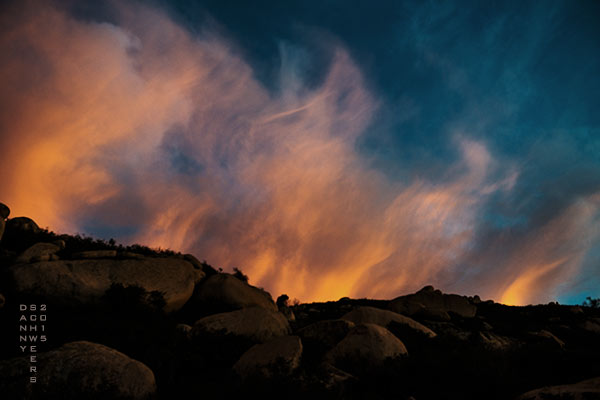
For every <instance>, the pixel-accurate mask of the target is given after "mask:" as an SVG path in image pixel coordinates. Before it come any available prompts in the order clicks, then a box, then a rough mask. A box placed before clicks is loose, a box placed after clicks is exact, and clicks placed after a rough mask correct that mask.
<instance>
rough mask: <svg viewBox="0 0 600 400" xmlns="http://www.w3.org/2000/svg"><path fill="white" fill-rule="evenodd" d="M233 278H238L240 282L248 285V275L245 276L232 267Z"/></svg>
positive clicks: (239, 270)
mask: <svg viewBox="0 0 600 400" xmlns="http://www.w3.org/2000/svg"><path fill="white" fill-rule="evenodd" d="M233 276H235V277H236V278H238V279H239V280H240V281H242V282H246V283H248V275H245V274H244V273H243V272H242V270H241V269H239V268H236V267H233Z"/></svg>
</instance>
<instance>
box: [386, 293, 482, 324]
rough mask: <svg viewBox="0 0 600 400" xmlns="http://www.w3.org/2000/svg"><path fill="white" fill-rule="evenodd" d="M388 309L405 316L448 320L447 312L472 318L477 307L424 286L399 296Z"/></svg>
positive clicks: (462, 297)
mask: <svg viewBox="0 0 600 400" xmlns="http://www.w3.org/2000/svg"><path fill="white" fill-rule="evenodd" d="M389 309H390V310H392V311H394V312H397V313H398V314H403V315H407V316H417V315H421V316H423V318H425V319H433V320H438V321H449V320H450V315H449V314H448V313H455V314H458V315H460V316H461V317H465V318H472V317H474V316H475V313H476V312H477V307H476V306H475V305H473V304H471V303H470V302H469V299H468V298H467V297H464V296H459V295H456V294H444V293H442V292H440V291H439V290H434V289H433V287H432V286H426V287H424V288H423V289H421V290H420V291H418V292H417V293H415V294H409V295H406V296H400V297H397V298H395V299H394V300H392V301H391V302H390V305H389Z"/></svg>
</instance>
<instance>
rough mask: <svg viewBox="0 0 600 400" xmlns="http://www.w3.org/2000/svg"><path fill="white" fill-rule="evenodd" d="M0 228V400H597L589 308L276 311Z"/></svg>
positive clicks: (597, 341)
mask: <svg viewBox="0 0 600 400" xmlns="http://www.w3.org/2000/svg"><path fill="white" fill-rule="evenodd" d="M0 214H1V215H0V217H1V218H0V237H1V241H0V293H1V294H0V328H1V329H0V397H1V398H2V399H51V398H61V399H157V398H158V399H172V398H190V399H196V398H197V399H214V398H219V399H227V398H234V397H235V398H252V396H257V397H258V398H282V399H283V398H285V399H288V398H290V399H296V398H297V399H306V398H319V399H417V400H421V399H516V398H519V399H522V400H526V399H600V378H598V377H600V309H598V308H595V307H581V306H566V305H559V304H556V303H552V304H547V305H537V306H527V307H509V306H505V305H501V304H496V303H494V302H491V301H481V300H480V299H479V298H478V297H477V296H475V297H465V296H459V295H454V294H444V293H441V292H440V291H439V290H435V289H434V288H433V287H425V288H423V289H422V290H420V291H419V292H417V293H414V294H410V295H405V296H401V297H398V298H396V299H392V300H369V299H349V298H344V299H340V300H339V301H332V302H327V303H312V304H297V305H289V304H288V302H287V296H280V297H279V298H278V299H277V302H274V301H273V299H272V297H271V295H270V294H269V293H267V292H265V291H264V290H262V289H260V288H256V287H253V286H251V285H249V284H248V283H247V278H246V277H245V276H244V275H243V274H242V273H240V272H239V271H238V272H237V273H236V274H234V275H231V274H226V273H222V272H219V271H216V270H215V269H214V268H212V267H211V266H210V265H208V264H207V263H205V262H199V261H198V260H197V259H196V258H195V257H193V256H191V255H182V254H179V253H174V252H171V251H156V250H152V249H149V248H147V247H143V246H130V247H123V246H117V245H116V244H115V243H114V242H112V241H111V242H108V243H107V242H103V241H100V240H93V239H90V238H85V237H79V236H68V235H56V234H53V233H51V232H48V231H45V230H42V229H39V228H38V227H37V225H36V224H35V222H33V221H32V220H30V219H28V218H13V219H7V217H8V216H9V210H8V208H7V207H6V206H4V205H1V204H0ZM33 381H35V382H33ZM536 389H537V390H536Z"/></svg>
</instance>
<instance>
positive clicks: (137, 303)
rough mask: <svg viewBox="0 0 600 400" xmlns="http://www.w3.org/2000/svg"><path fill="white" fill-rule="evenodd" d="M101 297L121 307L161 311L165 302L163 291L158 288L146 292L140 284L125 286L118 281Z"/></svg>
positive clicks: (112, 304) (110, 303) (114, 305)
mask: <svg viewBox="0 0 600 400" xmlns="http://www.w3.org/2000/svg"><path fill="white" fill-rule="evenodd" d="M103 298H104V300H105V301H106V302H107V303H108V304H109V305H111V306H113V307H116V308H121V309H148V310H149V311H161V310H162V309H163V308H164V306H165V305H166V304H167V303H166V301H165V298H164V295H163V293H161V292H159V291H158V290H153V291H151V292H148V291H146V289H144V288H143V287H140V286H136V285H131V286H127V287H125V286H123V285H122V284H120V283H113V284H112V285H110V288H109V289H108V290H107V291H106V293H105V294H104V297H103Z"/></svg>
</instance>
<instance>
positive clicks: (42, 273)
mask: <svg viewBox="0 0 600 400" xmlns="http://www.w3.org/2000/svg"><path fill="white" fill-rule="evenodd" d="M9 273H10V275H11V277H12V279H13V281H14V283H15V287H14V290H15V291H16V292H17V293H21V294H33V295H40V296H47V297H49V298H53V299H55V300H58V301H62V302H67V303H69V302H77V303H81V304H85V303H94V302H97V301H99V300H100V298H101V297H102V296H103V295H104V294H105V292H106V291H107V290H108V289H109V288H110V287H111V285H112V284H121V285H123V286H124V287H127V286H139V287H142V288H144V289H145V290H146V291H147V292H151V291H159V292H161V293H162V294H163V297H164V299H165V301H166V305H165V308H164V309H165V311H167V312H171V311H176V310H178V309H180V308H181V307H182V306H183V305H184V304H185V303H186V302H187V301H188V299H189V298H190V297H191V295H192V292H193V290H194V283H195V280H196V273H195V272H194V268H193V266H192V265H191V264H190V263H188V262H187V261H184V260H181V259H178V258H152V257H149V258H146V259H143V260H133V259H125V260H114V259H90V260H59V261H45V262H36V263H32V264H19V265H14V266H12V267H11V268H10V269H9Z"/></svg>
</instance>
